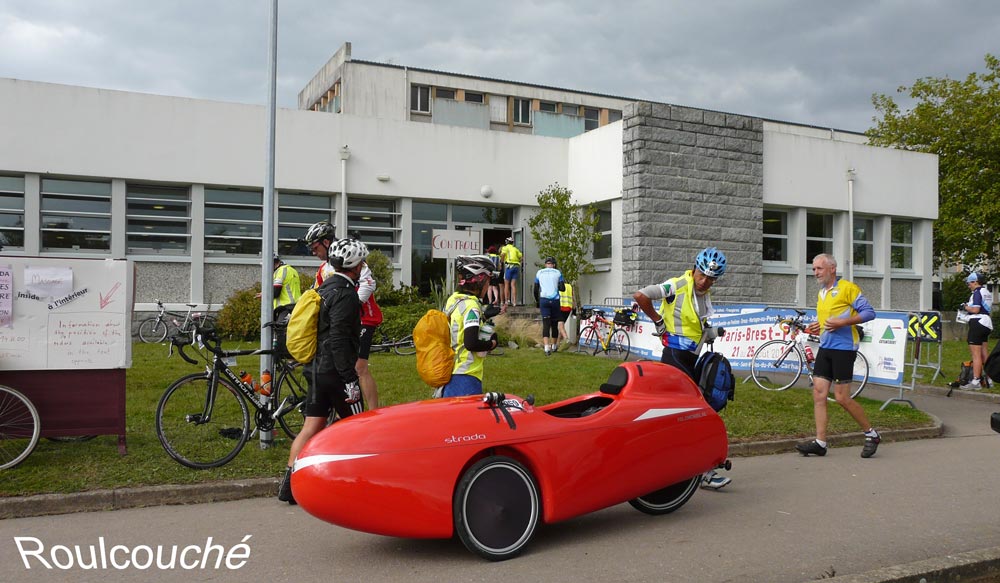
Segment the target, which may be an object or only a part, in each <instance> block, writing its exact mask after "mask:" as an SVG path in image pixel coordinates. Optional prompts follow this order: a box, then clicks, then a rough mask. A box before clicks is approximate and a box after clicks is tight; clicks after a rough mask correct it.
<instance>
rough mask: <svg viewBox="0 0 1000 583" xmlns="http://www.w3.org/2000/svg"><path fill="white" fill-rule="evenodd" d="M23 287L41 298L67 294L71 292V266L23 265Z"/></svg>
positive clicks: (59, 296)
mask: <svg viewBox="0 0 1000 583" xmlns="http://www.w3.org/2000/svg"><path fill="white" fill-rule="evenodd" d="M24 287H25V289H26V290H27V291H28V292H29V293H32V294H34V295H36V296H38V297H41V298H61V297H63V296H67V295H69V294H71V293H73V268H72V267H39V266H37V265H35V266H32V265H25V266H24Z"/></svg>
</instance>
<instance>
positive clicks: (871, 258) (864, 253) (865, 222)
mask: <svg viewBox="0 0 1000 583" xmlns="http://www.w3.org/2000/svg"><path fill="white" fill-rule="evenodd" d="M874 233H875V220H874V219H857V218H856V219H854V233H853V238H854V240H853V242H852V246H853V253H852V255H853V257H854V266H855V267H875V235H874Z"/></svg>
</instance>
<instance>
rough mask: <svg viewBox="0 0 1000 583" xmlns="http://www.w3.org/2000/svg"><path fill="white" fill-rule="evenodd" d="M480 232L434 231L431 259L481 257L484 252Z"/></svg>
mask: <svg viewBox="0 0 1000 583" xmlns="http://www.w3.org/2000/svg"><path fill="white" fill-rule="evenodd" d="M480 241H481V233H480V231H472V230H468V231H449V230H447V229H434V231H433V234H432V236H431V257H433V258H434V259H454V258H455V257H458V256H459V255H479V254H481V253H482V252H483V247H482V243H481V242H480Z"/></svg>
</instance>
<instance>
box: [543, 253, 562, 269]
mask: <svg viewBox="0 0 1000 583" xmlns="http://www.w3.org/2000/svg"><path fill="white" fill-rule="evenodd" d="M543 263H551V264H552V267H556V266H557V265H558V264H557V263H556V258H555V257H552V256H551V255H550V256H548V257H546V258H545V261H544V262H543Z"/></svg>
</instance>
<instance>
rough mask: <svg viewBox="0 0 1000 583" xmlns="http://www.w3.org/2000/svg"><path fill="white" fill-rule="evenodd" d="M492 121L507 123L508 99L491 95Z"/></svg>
mask: <svg viewBox="0 0 1000 583" xmlns="http://www.w3.org/2000/svg"><path fill="white" fill-rule="evenodd" d="M490 121H491V122H495V123H507V98H506V97H504V96H503V95H490Z"/></svg>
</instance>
